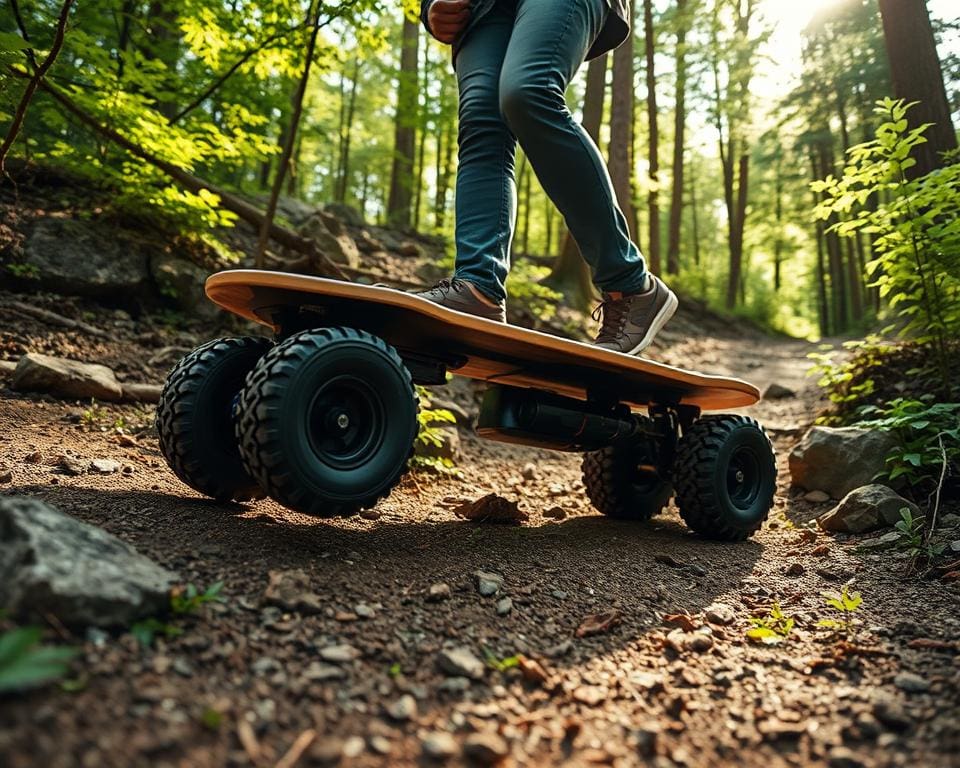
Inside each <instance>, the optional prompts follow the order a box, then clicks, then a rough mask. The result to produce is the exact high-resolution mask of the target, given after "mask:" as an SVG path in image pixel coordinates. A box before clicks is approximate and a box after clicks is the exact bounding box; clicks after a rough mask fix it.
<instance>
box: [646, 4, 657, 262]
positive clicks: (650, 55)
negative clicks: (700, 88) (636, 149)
mask: <svg viewBox="0 0 960 768" xmlns="http://www.w3.org/2000/svg"><path fill="white" fill-rule="evenodd" d="M643 35H644V43H643V49H644V58H645V60H646V75H647V125H648V130H649V139H648V142H647V157H648V162H649V171H648V174H649V177H650V182H649V185H650V191H649V192H648V193H647V210H648V212H649V214H648V217H649V223H648V224H647V227H648V229H649V235H650V250H649V253H648V254H647V257H648V258H649V260H650V268H651V269H652V270H653V271H654V272H659V271H660V127H659V123H658V121H657V73H656V70H655V57H656V48H657V38H656V36H655V34H654V31H653V0H643Z"/></svg>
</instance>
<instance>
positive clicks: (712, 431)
mask: <svg viewBox="0 0 960 768" xmlns="http://www.w3.org/2000/svg"><path fill="white" fill-rule="evenodd" d="M674 487H675V488H676V502H677V507H679V509H680V516H681V517H682V518H683V520H684V522H685V523H686V524H687V525H688V526H689V527H690V528H691V529H692V530H694V531H696V532H697V533H699V534H701V535H702V536H705V537H707V538H710V539H717V540H720V541H742V540H744V539H746V538H748V537H750V536H751V535H753V533H755V532H756V531H757V530H758V529H759V528H760V526H761V525H763V522H764V520H766V519H767V514H768V513H769V512H770V508H771V507H772V506H773V497H774V494H775V493H776V489H777V460H776V455H775V453H774V450H773V445H772V444H771V443H770V438H768V437H767V435H766V433H765V432H764V431H763V428H762V427H761V426H760V424H759V423H757V421H755V420H754V419H751V418H748V417H746V416H733V415H724V416H705V417H703V418H701V419H700V420H698V421H697V422H696V423H695V424H694V425H693V427H691V428H690V429H689V430H687V432H686V433H685V434H684V435H683V437H682V438H681V439H680V443H679V445H678V447H677V457H676V461H675V463H674Z"/></svg>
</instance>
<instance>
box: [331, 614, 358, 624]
mask: <svg viewBox="0 0 960 768" xmlns="http://www.w3.org/2000/svg"><path fill="white" fill-rule="evenodd" d="M359 618H360V617H359V616H357V614H355V613H351V612H350V611H337V612H336V613H335V614H333V619H334V621H342V622H348V621H356V620H357V619H359Z"/></svg>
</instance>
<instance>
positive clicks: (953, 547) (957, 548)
mask: <svg viewBox="0 0 960 768" xmlns="http://www.w3.org/2000/svg"><path fill="white" fill-rule="evenodd" d="M7 474H10V473H9V472H8V473H7ZM2 482H4V481H3V480H2V479H0V483H2ZM6 482H9V480H8V481H6ZM950 551H951V552H960V540H958V541H951V542H950Z"/></svg>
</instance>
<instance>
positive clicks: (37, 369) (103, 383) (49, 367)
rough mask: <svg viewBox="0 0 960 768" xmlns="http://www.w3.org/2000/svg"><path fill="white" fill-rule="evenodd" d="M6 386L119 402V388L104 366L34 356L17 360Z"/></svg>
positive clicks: (20, 389) (109, 371) (27, 355)
mask: <svg viewBox="0 0 960 768" xmlns="http://www.w3.org/2000/svg"><path fill="white" fill-rule="evenodd" d="M10 386H11V387H12V388H13V389H16V390H19V391H21V392H46V393H48V394H51V395H57V396H60V397H75V398H80V399H83V400H87V399H89V398H96V399H97V400H106V401H108V402H118V401H120V400H122V399H123V388H122V387H121V386H120V382H119V381H117V377H116V376H115V375H114V373H113V371H112V370H111V369H110V368H107V366H105V365H99V364H97V363H81V362H80V361H78V360H67V359H66V358H62V357H51V356H50V355H41V354H39V353H36V352H30V353H29V354H26V355H24V356H23V357H21V358H20V362H19V363H17V367H16V369H15V370H14V372H13V378H12V380H11V382H10Z"/></svg>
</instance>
